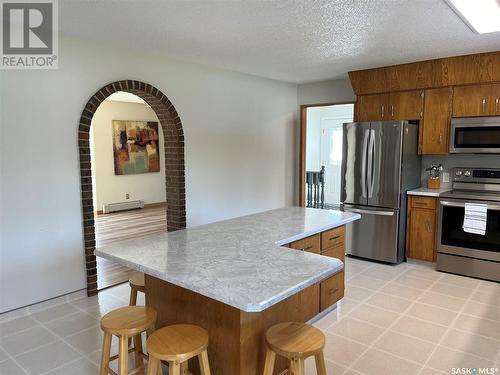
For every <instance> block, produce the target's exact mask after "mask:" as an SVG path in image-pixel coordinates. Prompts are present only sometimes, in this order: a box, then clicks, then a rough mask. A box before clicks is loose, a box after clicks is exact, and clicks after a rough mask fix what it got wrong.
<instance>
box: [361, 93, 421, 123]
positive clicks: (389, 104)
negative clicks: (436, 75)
mask: <svg viewBox="0 0 500 375" xmlns="http://www.w3.org/2000/svg"><path fill="white" fill-rule="evenodd" d="M422 111H423V91H420V90H412V91H400V92H394V93H390V94H375V95H361V96H358V121H384V120H418V119H420V117H421V116H422Z"/></svg>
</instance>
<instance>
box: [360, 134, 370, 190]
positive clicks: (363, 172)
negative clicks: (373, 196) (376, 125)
mask: <svg viewBox="0 0 500 375" xmlns="http://www.w3.org/2000/svg"><path fill="white" fill-rule="evenodd" d="M369 134H370V130H365V134H364V135H363V149H362V150H363V158H362V160H361V194H362V196H363V198H366V197H367V191H366V153H367V149H368V138H369Z"/></svg>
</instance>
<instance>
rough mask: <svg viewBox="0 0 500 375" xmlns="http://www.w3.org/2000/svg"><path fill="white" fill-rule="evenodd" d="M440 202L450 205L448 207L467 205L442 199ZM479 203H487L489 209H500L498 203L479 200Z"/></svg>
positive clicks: (443, 204)
mask: <svg viewBox="0 0 500 375" xmlns="http://www.w3.org/2000/svg"><path fill="white" fill-rule="evenodd" d="M439 203H440V204H441V205H442V206H448V207H465V202H452V201H443V200H441V201H439ZM471 203H472V202H471ZM477 203H478V204H486V205H487V206H488V210H492V211H500V205H498V204H489V203H482V202H477Z"/></svg>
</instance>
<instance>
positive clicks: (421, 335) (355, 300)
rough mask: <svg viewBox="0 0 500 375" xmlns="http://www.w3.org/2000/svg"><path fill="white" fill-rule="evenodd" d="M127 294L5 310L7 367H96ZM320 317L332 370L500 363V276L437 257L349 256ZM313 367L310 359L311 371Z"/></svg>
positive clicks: (2, 368) (52, 370) (0, 332)
mask: <svg viewBox="0 0 500 375" xmlns="http://www.w3.org/2000/svg"><path fill="white" fill-rule="evenodd" d="M128 296H129V289H128V285H127V284H124V285H120V286H117V287H114V288H112V289H108V290H105V291H103V292H101V293H100V294H99V296H96V297H92V298H87V297H86V296H85V294H84V293H83V292H78V293H75V294H72V295H69V296H65V297H61V298H57V299H55V300H51V301H47V302H44V303H41V304H38V305H34V306H30V307H28V308H24V309H20V310H16V311H14V312H10V313H7V314H3V315H0V374H1V375H18V374H19V375H26V374H29V375H33V374H39V375H41V374H44V375H49V374H50V375H56V374H57V375H63V374H68V375H69V374H71V375H96V374H97V372H98V365H99V361H100V347H101V340H102V335H101V332H100V328H99V318H100V317H101V316H102V315H104V314H105V313H106V312H108V311H110V310H112V309H114V308H116V307H119V306H123V305H126V304H127V302H128ZM143 301H144V299H143V297H140V302H141V303H143ZM314 324H315V325H316V326H317V327H319V328H321V329H322V330H323V331H324V332H325V334H326V338H327V344H326V348H325V357H326V360H327V371H328V374H331V375H336V374H345V375H354V374H358V375H359V374H364V375H379V374H380V375H413V374H415V375H431V374H452V369H453V368H494V369H495V368H500V284H498V283H490V282H486V281H480V280H475V279H470V278H465V277H460V276H454V275H449V274H443V273H439V272H436V271H434V270H433V269H432V268H430V267H429V265H424V264H417V263H404V264H401V265H399V266H387V265H381V264H377V263H371V262H365V261H361V260H357V259H351V258H349V259H347V261H346V296H345V298H344V299H343V300H342V301H341V302H340V303H339V304H338V307H337V309H335V310H333V311H331V312H330V313H328V314H327V315H325V316H324V317H322V318H321V319H319V320H318V321H316V322H315V323H314ZM113 350H114V351H115V352H116V342H115V343H114V349H113ZM314 370H315V369H314V361H313V360H307V373H308V374H315V371H314ZM494 373H495V372H489V373H488V374H494ZM496 373H499V372H498V370H497V371H496ZM214 375H217V374H214Z"/></svg>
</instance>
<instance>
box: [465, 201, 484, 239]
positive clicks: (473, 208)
mask: <svg viewBox="0 0 500 375" xmlns="http://www.w3.org/2000/svg"><path fill="white" fill-rule="evenodd" d="M487 221H488V205H487V204H478V203H465V214H464V225H463V229H464V232H467V233H474V234H480V235H482V236H484V235H485V234H486V223H487Z"/></svg>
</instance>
